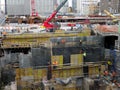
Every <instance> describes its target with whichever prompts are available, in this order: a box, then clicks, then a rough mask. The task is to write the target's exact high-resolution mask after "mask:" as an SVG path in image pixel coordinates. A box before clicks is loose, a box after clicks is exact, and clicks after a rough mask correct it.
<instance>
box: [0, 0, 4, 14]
mask: <svg viewBox="0 0 120 90" xmlns="http://www.w3.org/2000/svg"><path fill="white" fill-rule="evenodd" d="M0 10H1V11H3V12H4V13H5V0H0Z"/></svg>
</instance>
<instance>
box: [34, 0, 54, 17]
mask: <svg viewBox="0 0 120 90" xmlns="http://www.w3.org/2000/svg"><path fill="white" fill-rule="evenodd" d="M35 8H36V11H37V12H38V13H39V14H40V15H48V14H50V13H52V12H53V10H54V0H35Z"/></svg>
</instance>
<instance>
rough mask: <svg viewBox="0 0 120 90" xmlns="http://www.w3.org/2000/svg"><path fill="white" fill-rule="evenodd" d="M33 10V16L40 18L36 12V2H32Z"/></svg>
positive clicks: (33, 0) (32, 0)
mask: <svg viewBox="0 0 120 90" xmlns="http://www.w3.org/2000/svg"><path fill="white" fill-rule="evenodd" d="M31 9H32V16H38V12H36V10H35V0H31Z"/></svg>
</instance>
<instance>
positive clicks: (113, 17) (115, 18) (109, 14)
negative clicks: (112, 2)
mask: <svg viewBox="0 0 120 90" xmlns="http://www.w3.org/2000/svg"><path fill="white" fill-rule="evenodd" d="M104 12H105V13H106V14H107V15H108V16H110V17H111V18H112V19H113V20H112V21H113V22H117V21H118V19H117V17H116V16H114V15H112V14H111V13H110V12H108V11H107V10H104Z"/></svg>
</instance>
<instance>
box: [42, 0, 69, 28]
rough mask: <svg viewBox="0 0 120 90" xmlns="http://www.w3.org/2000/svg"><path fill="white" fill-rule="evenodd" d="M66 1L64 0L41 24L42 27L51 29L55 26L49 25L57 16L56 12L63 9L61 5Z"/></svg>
mask: <svg viewBox="0 0 120 90" xmlns="http://www.w3.org/2000/svg"><path fill="white" fill-rule="evenodd" d="M67 1H68V0H64V1H63V2H62V3H61V4H60V5H59V6H58V7H57V9H56V10H55V11H54V12H53V13H52V14H51V15H50V16H49V17H48V18H47V19H46V20H45V21H44V22H43V26H44V27H45V28H47V29H53V28H54V27H55V25H53V24H51V23H49V22H50V21H51V20H52V19H53V18H54V17H55V15H56V14H57V12H58V11H59V10H60V9H61V8H62V7H63V5H64V4H65V3H66V2H67Z"/></svg>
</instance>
